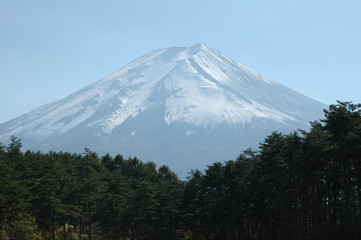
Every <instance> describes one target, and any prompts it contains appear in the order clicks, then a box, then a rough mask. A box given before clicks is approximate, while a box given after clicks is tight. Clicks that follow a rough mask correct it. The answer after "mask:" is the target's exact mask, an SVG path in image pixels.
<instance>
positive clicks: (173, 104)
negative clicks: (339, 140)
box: [0, 44, 325, 158]
mask: <svg viewBox="0 0 361 240" xmlns="http://www.w3.org/2000/svg"><path fill="white" fill-rule="evenodd" d="M324 107H325V105H323V104H321V103H318V102H316V101H314V100H312V99H310V98H307V97H305V96H303V95H301V94H299V93H297V92H295V91H292V90H290V89H288V88H287V87H285V86H283V85H281V84H279V83H277V82H275V81H272V80H269V79H267V78H265V77H263V76H261V75H260V74H258V73H256V72H254V71H253V70H251V69H249V68H247V67H245V66H243V65H241V64H239V63H237V62H235V61H233V60H232V59H230V58H228V57H227V56H225V55H223V54H222V53H220V52H219V51H217V50H214V49H212V48H209V47H207V46H205V45H204V44H195V45H193V46H190V47H171V48H165V49H158V50H154V51H151V52H150V53H148V54H145V55H143V56H142V57H140V58H138V59H136V60H134V61H133V62H131V63H129V64H128V65H126V66H124V67H122V68H120V69H119V70H118V71H116V72H114V73H113V74H111V75H109V76H107V77H105V78H103V79H101V80H99V81H97V82H94V83H93V84H90V85H88V86H86V87H84V88H83V89H80V90H79V91H77V92H75V93H73V94H72V95H70V96H68V97H66V98H64V99H62V100H60V101H56V102H54V103H51V104H48V105H45V106H42V107H40V108H38V109H35V110H34V111H32V112H30V113H27V114H24V115H22V116H20V117H18V118H16V119H14V120H11V121H9V122H7V123H4V124H1V125H0V141H4V139H7V138H8V137H9V136H11V135H15V136H19V137H21V138H23V139H28V140H30V143H24V145H25V146H27V145H28V146H29V147H32V148H40V149H45V150H46V149H59V148H60V149H61V150H67V149H66V148H68V149H69V150H72V149H73V150H81V149H82V148H79V146H82V147H94V148H95V149H94V150H97V149H99V150H100V151H105V152H114V149H112V147H113V148H117V147H120V148H124V147H125V146H126V148H127V149H132V147H133V145H132V146H130V145H129V144H130V143H131V142H132V141H136V142H134V144H135V145H137V146H139V145H142V146H143V145H144V144H150V143H149V141H153V140H152V139H153V138H154V137H155V138H157V137H160V136H162V139H164V141H168V140H166V139H168V137H169V135H171V134H170V133H169V132H173V133H174V134H175V133H177V136H178V135H182V136H184V137H186V138H187V139H189V138H190V137H191V136H192V137H195V136H197V133H200V132H203V131H206V132H212V131H220V130H217V129H223V130H222V131H224V129H233V130H232V131H235V130H234V129H238V130H237V131H238V135H237V134H236V135H234V136H235V137H236V136H237V138H238V137H240V136H241V135H242V132H244V131H248V130H249V129H257V131H261V129H264V132H265V131H266V130H267V131H269V129H271V128H273V129H272V130H277V129H290V128H291V127H294V126H297V127H299V126H307V124H308V122H309V121H311V120H316V119H318V117H321V115H322V109H323V108H324ZM145 126H147V128H146V127H145ZM180 129H181V130H180ZM242 129H243V130H242ZM153 131H155V132H157V134H156V135H152V134H154V133H153ZM207 134H208V133H207ZM233 134H234V133H233V132H232V134H231V135H233ZM260 134H261V133H260ZM207 138H208V137H207ZM32 139H36V141H33V140H32ZM75 139H76V140H78V141H80V143H76V144H75V143H74V141H75ZM208 140H209V139H207V141H208ZM109 141H115V142H116V143H115V142H112V143H111V144H110V143H109ZM170 141H171V140H170ZM187 141H188V140H187ZM199 141H200V142H202V141H206V140H202V139H200V140H199ZM214 141H216V140H214ZM69 142H72V144H74V145H76V146H75V147H70V148H69ZM95 143H96V144H95ZM167 144H168V143H167ZM78 145H79V146H78ZM151 145H152V144H151ZM152 146H153V145H152ZM158 147H159V146H158ZM188 147H189V148H191V146H188ZM203 147H204V146H203ZM152 149H153V148H152ZM152 149H150V150H149V151H150V152H151V153H149V154H148V155H149V156H151V155H154V156H158V155H157V153H155V152H154V151H153V150H154V149H153V150H152ZM152 151H153V152H152ZM157 151H159V149H158V150H157ZM130 153H131V154H134V155H139V154H137V151H135V150H134V152H133V151H130ZM140 155H141V154H140ZM148 155H146V156H148ZM160 158H162V157H160Z"/></svg>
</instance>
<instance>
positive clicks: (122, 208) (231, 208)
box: [0, 101, 361, 240]
mask: <svg viewBox="0 0 361 240" xmlns="http://www.w3.org/2000/svg"><path fill="white" fill-rule="evenodd" d="M324 112H325V117H324V119H321V120H319V121H315V122H312V123H311V127H310V130H308V131H304V130H297V129H295V132H293V133H290V134H283V133H280V132H274V133H272V134H271V135H269V136H267V137H266V138H265V139H264V140H263V142H261V143H260V144H259V149H257V150H252V149H247V150H244V151H243V152H242V153H241V154H240V155H239V156H238V158H237V159H234V160H229V161H225V162H216V163H213V164H212V165H210V166H207V167H206V169H205V170H204V171H199V170H197V169H194V170H190V172H189V175H188V177H187V179H186V180H180V179H179V178H178V177H177V175H176V174H175V173H174V172H173V171H172V170H171V169H170V168H169V167H167V166H159V167H158V166H156V164H155V163H153V162H142V161H141V160H139V159H137V158H136V157H131V158H127V159H126V158H124V157H123V156H122V155H116V156H110V155H108V154H107V155H104V156H98V154H97V153H96V152H93V151H91V150H90V149H85V150H84V153H82V154H72V153H68V152H48V153H42V152H39V151H38V152H34V151H29V150H28V151H24V152H23V151H22V149H21V148H22V143H21V140H20V139H18V138H16V137H15V136H13V137H12V139H11V142H10V143H9V144H8V145H3V144H0V240H75V239H76V240H108V239H109V240H126V239H127V240H136V239H138V240H140V239H151V240H152V239H161V240H162V239H164V240H168V239H169V240H173V239H174V240H176V239H179V240H181V239H190V240H191V239H194V240H213V239H214V240H218V239H220V240H236V239H239V240H273V239H277V240H290V239H292V240H298V239H299V240H301V239H302V240H313V239H315V240H316V239H317V240H333V239H334V240H336V239H346V240H348V239H349V240H356V239H361V104H353V103H351V102H339V101H338V102H337V104H334V105H330V106H329V109H327V110H324ZM240 150H241V149H240Z"/></svg>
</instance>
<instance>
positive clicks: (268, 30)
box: [0, 0, 361, 123]
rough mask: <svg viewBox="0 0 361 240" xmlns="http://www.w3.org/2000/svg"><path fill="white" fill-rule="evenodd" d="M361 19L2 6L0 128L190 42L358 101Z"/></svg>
mask: <svg viewBox="0 0 361 240" xmlns="http://www.w3.org/2000/svg"><path fill="white" fill-rule="evenodd" d="M360 12H361V1H359V0H343V1H339V0H312V1H311V0H252V1H249V0H223V1H215V0H214V1H213V0H207V1H206V0H197V1H190V0H183V1H167V0H152V1H148V0H122V1H119V0H118V1H117V0H107V1H100V0H79V1H74V0H62V1H48V0H34V1H25V0H11V1H7V0H0V34H1V35H0V73H1V75H0V84H1V85H0V86H1V87H0V107H1V114H0V123H3V122H5V121H8V120H10V119H12V118H15V117H18V116H20V115H21V114H24V113H27V112H29V111H31V110H33V109H35V108H37V107H39V106H41V105H44V104H47V103H50V102H53V101H55V100H59V99H62V98H64V97H66V96H68V95H69V94H71V93H73V92H75V91H76V90H79V89H80V88H82V87H85V86H86V85H88V84H90V83H92V82H94V81H97V80H99V79H101V78H103V77H106V76H107V75H109V74H111V73H112V72H114V71H116V70H118V69H119V68H121V67H123V66H124V65H126V64H127V63H129V62H131V61H133V60H134V59H136V58H138V57H140V56H141V55H144V54H145V53H147V52H149V51H151V50H154V49H158V48H166V47H171V46H190V45H193V44H195V43H203V44H205V45H207V46H208V47H211V48H214V49H217V50H219V51H221V52H222V53H223V54H225V55H227V56H228V57H230V58H232V59H233V60H235V61H237V62H239V63H241V64H243V65H245V66H247V67H250V68H252V69H253V70H255V71H256V72H258V73H260V74H262V75H264V76H266V77H268V78H270V79H273V80H275V81H278V82H280V83H282V84H284V85H285V86H287V87H289V88H291V89H293V90H296V91H298V92H300V93H302V94H304V95H306V96H308V97H311V98H313V99H315V100H318V101H320V102H323V103H325V104H333V103H335V102H336V100H342V101H352V102H354V103H361V14H360Z"/></svg>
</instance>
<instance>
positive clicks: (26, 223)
mask: <svg viewBox="0 0 361 240" xmlns="http://www.w3.org/2000/svg"><path fill="white" fill-rule="evenodd" d="M12 225H13V227H12V229H11V230H10V235H11V236H12V238H13V239H16V240H42V239H43V238H42V235H41V232H40V231H39V230H38V227H37V224H36V222H35V218H34V217H32V216H31V215H30V214H27V213H19V214H17V215H16V218H15V219H14V221H13V222H12Z"/></svg>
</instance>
